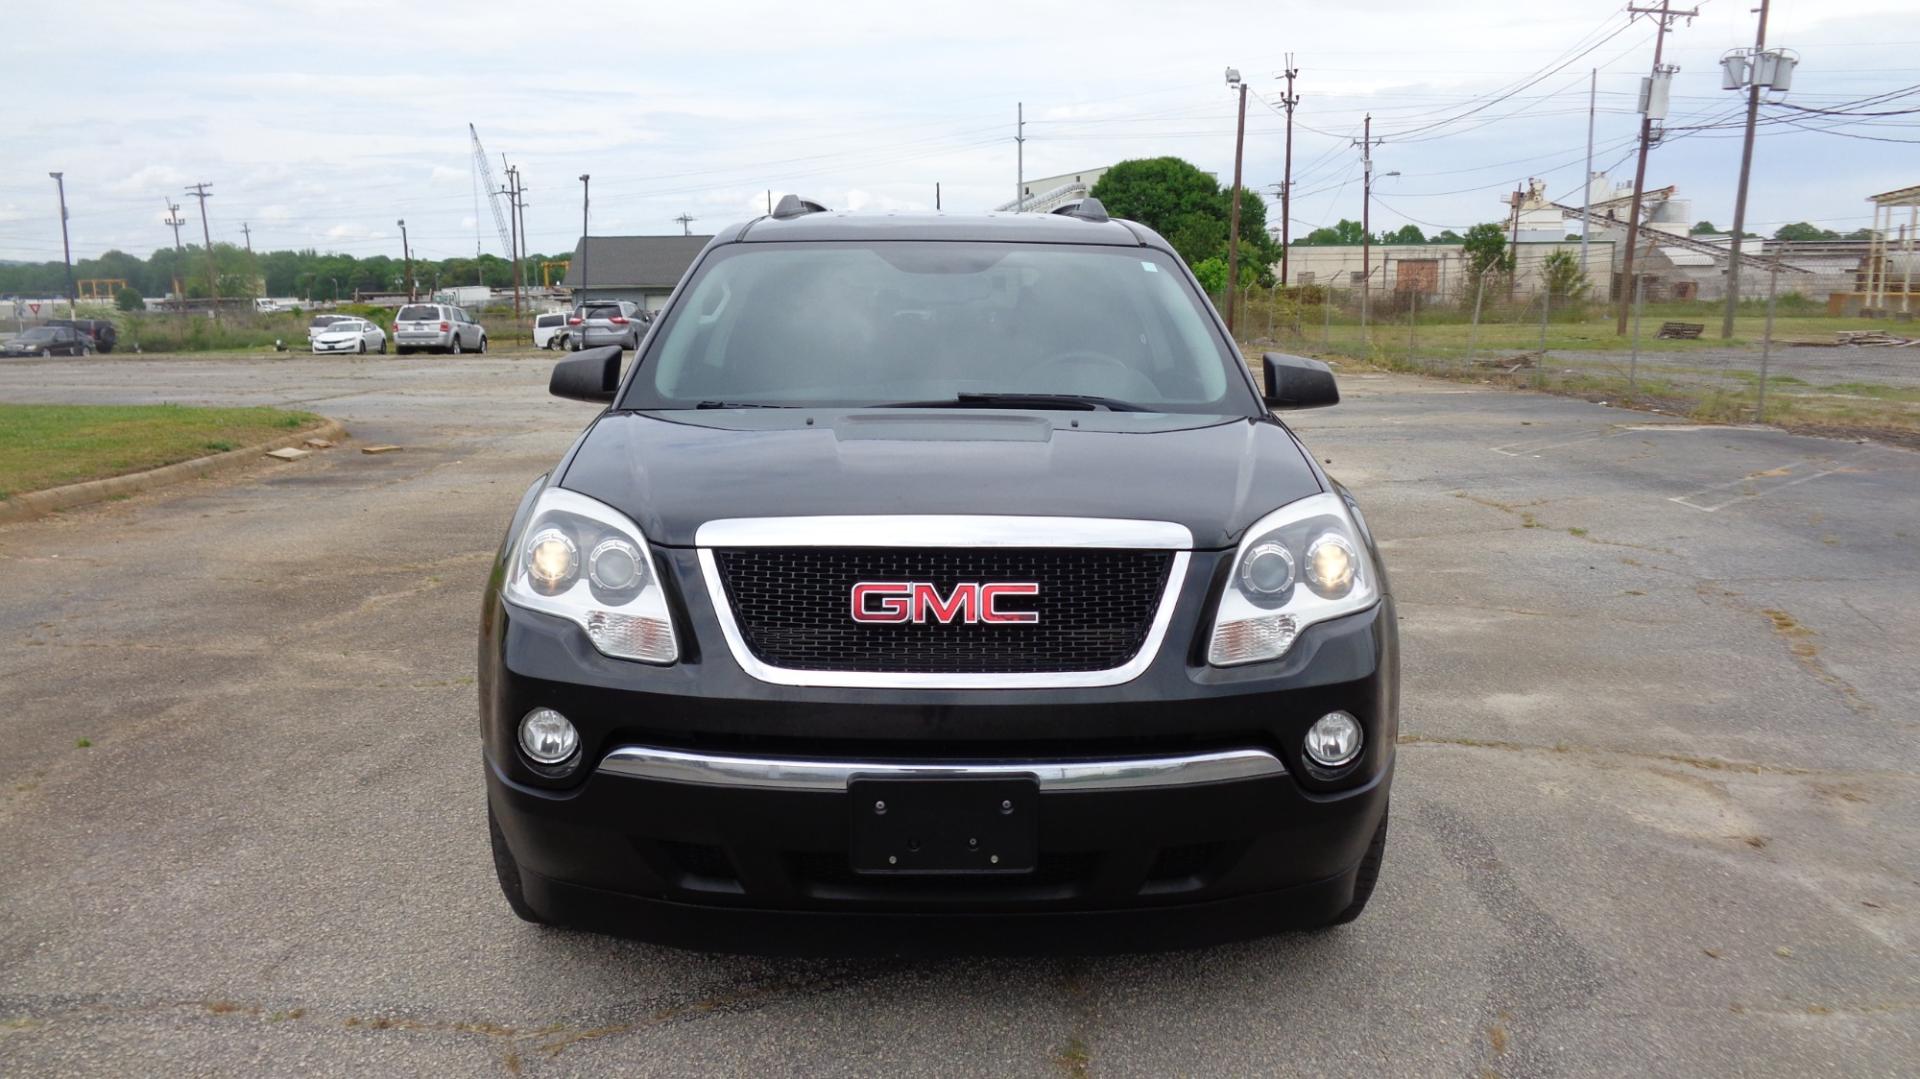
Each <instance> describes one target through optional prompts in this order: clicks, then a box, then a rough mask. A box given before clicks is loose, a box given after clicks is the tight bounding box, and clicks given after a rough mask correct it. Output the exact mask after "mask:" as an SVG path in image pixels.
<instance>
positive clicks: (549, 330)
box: [533, 311, 567, 349]
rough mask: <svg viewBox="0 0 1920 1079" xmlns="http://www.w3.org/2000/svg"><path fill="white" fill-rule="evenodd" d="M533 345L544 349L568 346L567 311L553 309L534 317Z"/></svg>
mask: <svg viewBox="0 0 1920 1079" xmlns="http://www.w3.org/2000/svg"><path fill="white" fill-rule="evenodd" d="M533 347H534V348H543V349H544V348H566V347H567V314H566V312H564V311H553V312H549V313H548V314H544V315H535V316H534V317H533Z"/></svg>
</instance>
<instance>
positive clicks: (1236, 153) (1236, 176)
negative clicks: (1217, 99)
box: [1227, 68, 1247, 334]
mask: <svg viewBox="0 0 1920 1079" xmlns="http://www.w3.org/2000/svg"><path fill="white" fill-rule="evenodd" d="M1227 86H1228V87H1238V88H1239V90H1240V120H1239V123H1238V124H1237V125H1236V126H1235V127H1234V131H1233V205H1232V207H1231V208H1230V209H1229V210H1228V211H1227V333H1229V334H1231V333H1233V309H1234V306H1235V304H1234V300H1235V298H1237V297H1238V296H1239V295H1240V158H1241V155H1242V152H1243V151H1244V150H1245V149H1246V143H1247V84H1246V82H1245V81H1244V80H1242V79H1241V78H1240V72H1238V71H1236V70H1235V69H1233V68H1228V69H1227Z"/></svg>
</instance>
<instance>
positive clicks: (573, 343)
mask: <svg viewBox="0 0 1920 1079" xmlns="http://www.w3.org/2000/svg"><path fill="white" fill-rule="evenodd" d="M643 316H644V312H643V310H642V308H641V307H640V305H639V304H637V303H634V302H633V301H632V300H595V301H593V302H591V303H585V304H581V305H580V306H579V307H576V308H574V311H573V315H572V316H571V317H570V318H568V319H567V330H568V335H567V342H568V347H569V348H571V349H572V350H573V351H575V352H578V351H580V350H581V349H583V348H602V347H604V346H607V345H618V346H620V347H621V348H624V349H626V350H628V351H629V352H631V351H633V350H634V349H637V348H639V347H640V338H641V336H642V335H643V334H644V333H645V326H646V322H647V320H646V318H645V317H643Z"/></svg>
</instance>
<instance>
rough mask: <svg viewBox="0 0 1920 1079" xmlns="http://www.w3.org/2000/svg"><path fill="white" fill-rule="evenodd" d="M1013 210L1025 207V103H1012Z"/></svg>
mask: <svg viewBox="0 0 1920 1079" xmlns="http://www.w3.org/2000/svg"><path fill="white" fill-rule="evenodd" d="M1013 198H1014V203H1013V212H1014V213H1016V214H1017V213H1019V212H1020V211H1022V210H1024V209H1026V208H1027V205H1026V203H1027V103H1026V102H1024V101H1016V102H1014V105H1013Z"/></svg>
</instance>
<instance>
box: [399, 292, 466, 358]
mask: <svg viewBox="0 0 1920 1079" xmlns="http://www.w3.org/2000/svg"><path fill="white" fill-rule="evenodd" d="M393 346H394V351H396V352H398V353H400V354H401V355H402V356H404V355H406V354H407V353H409V352H417V351H420V350H421V349H425V350H427V351H429V352H451V353H454V354H456V355H457V354H459V353H462V352H485V351H486V350H487V331H486V329H485V328H483V327H482V326H481V325H480V324H479V323H478V322H475V321H473V319H472V318H471V317H469V316H468V314H467V310H466V308H464V307H455V306H453V305H452V304H443V303H410V304H407V305H405V306H403V307H402V308H400V313H399V314H397V315H395V316H393Z"/></svg>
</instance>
